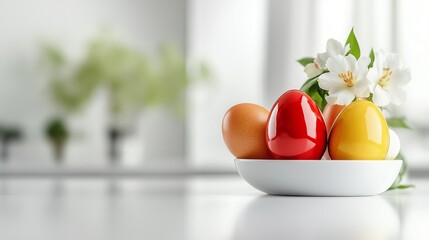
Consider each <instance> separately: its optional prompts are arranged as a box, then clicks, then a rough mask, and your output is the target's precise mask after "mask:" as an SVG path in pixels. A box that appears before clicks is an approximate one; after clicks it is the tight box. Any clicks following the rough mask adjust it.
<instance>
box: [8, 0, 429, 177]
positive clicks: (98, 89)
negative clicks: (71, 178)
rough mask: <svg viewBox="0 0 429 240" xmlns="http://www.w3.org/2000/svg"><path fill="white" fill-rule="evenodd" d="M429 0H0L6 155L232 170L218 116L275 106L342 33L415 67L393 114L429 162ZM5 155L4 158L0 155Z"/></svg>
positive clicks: (54, 161)
mask: <svg viewBox="0 0 429 240" xmlns="http://www.w3.org/2000/svg"><path fill="white" fill-rule="evenodd" d="M405 2H406V4H405ZM428 11H429V2H427V1H424V0H407V1H405V0H377V1H371V0H345V1H343V0H300V1H298V0H288V1H285V0H270V1H264V0H251V1H249V0H216V1H215V0H175V1H171V0H122V1H118V0H104V1H101V0H86V1H83V0H74V1H71V0H63V1H54V0H39V1H24V0H16V1H5V0H0V155H1V161H2V165H3V166H8V167H10V166H12V167H15V166H16V167H21V166H23V167H30V168H31V167H38V168H40V167H42V168H43V167H50V166H56V165H61V166H73V167H79V168H100V169H102V168H105V167H108V166H112V165H117V166H121V167H124V168H130V169H131V168H132V169H136V168H137V169H146V170H147V171H153V172H162V171H167V172H169V171H171V172H174V171H204V172H231V171H234V165H233V161H232V159H233V156H232V155H231V154H230V153H229V152H228V150H227V148H226V147H225V146H224V144H223V140H222V135H221V128H220V126H221V121H222V118H223V115H224V113H225V112H226V110H227V109H228V108H229V107H231V106H232V105H234V104H237V103H240V102H252V103H256V104H260V105H263V106H265V107H266V108H270V107H271V105H272V104H273V103H274V101H275V100H276V99H277V98H278V97H279V96H280V95H281V94H282V93H283V92H284V91H286V90H288V89H292V88H299V87H300V86H301V85H302V83H303V81H305V80H306V75H305V73H304V72H303V68H302V67H301V66H300V65H299V64H298V63H297V62H296V59H299V58H301V57H304V56H314V55H315V54H316V53H318V52H323V51H324V49H325V44H326V41H327V40H328V39H329V38H335V39H338V40H340V41H341V42H342V43H344V42H345V39H346V37H347V35H348V33H349V31H350V29H351V28H352V27H353V26H354V27H355V33H356V36H357V38H358V40H359V43H360V45H361V50H362V52H363V53H369V51H370V50H371V47H374V48H375V49H380V48H382V49H385V50H387V51H393V52H398V53H400V54H401V55H402V56H403V58H404V60H405V62H406V64H407V65H408V66H410V67H411V70H412V76H413V81H412V83H411V84H410V85H409V89H408V93H409V94H408V100H407V102H406V104H404V105H403V106H401V107H400V108H397V109H394V112H395V114H397V115H403V116H406V117H407V120H408V123H409V124H410V126H411V127H412V130H401V131H399V130H398V132H399V135H400V137H401V142H402V149H403V153H404V155H405V156H406V157H407V160H408V162H409V166H410V168H411V170H416V171H420V170H421V171H426V170H427V171H429V161H427V156H428V154H429V148H428V147H427V146H429V115H428V114H427V113H426V111H427V110H428V109H429V98H428V97H427V93H426V92H427V91H426V90H425V88H426V87H428V88H429V83H428V81H427V76H426V75H427V74H426V72H425V71H426V70H427V64H428V61H429V60H428V56H429V45H428V44H427V43H428V42H429V32H428V30H427V26H426V25H427V23H428V22H429V15H428V14H426V13H427V12H428ZM0 167H1V166H0Z"/></svg>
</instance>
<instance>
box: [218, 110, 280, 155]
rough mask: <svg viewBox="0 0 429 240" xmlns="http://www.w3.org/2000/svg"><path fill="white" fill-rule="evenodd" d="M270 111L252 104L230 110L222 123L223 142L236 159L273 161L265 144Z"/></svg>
mask: <svg viewBox="0 0 429 240" xmlns="http://www.w3.org/2000/svg"><path fill="white" fill-rule="evenodd" d="M269 113H270V112H269V111H268V110H267V109H265V108H263V107H261V106H258V105H256V104H251V103H242V104H237V105H235V106H233V107H232V108H230V109H229V110H228V111H227V112H226V114H225V116H224V117H223V121H222V134H223V140H224V141H225V144H226V146H227V147H228V149H229V151H230V152H231V153H232V154H233V155H234V156H235V157H236V158H244V159H271V158H272V156H271V154H270V152H269V150H268V148H267V145H266V143H265V124H266V122H267V119H268V115H269Z"/></svg>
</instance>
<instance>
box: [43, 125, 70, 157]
mask: <svg viewBox="0 0 429 240" xmlns="http://www.w3.org/2000/svg"><path fill="white" fill-rule="evenodd" d="M45 136H46V137H47V138H48V139H49V141H50V142H51V144H52V146H53V148H54V155H55V159H56V160H61V159H62V157H63V149H64V145H65V143H66V141H67V139H68V137H69V131H68V127H67V125H66V123H65V122H64V120H63V119H61V118H53V119H51V120H50V121H48V123H47V124H46V126H45Z"/></svg>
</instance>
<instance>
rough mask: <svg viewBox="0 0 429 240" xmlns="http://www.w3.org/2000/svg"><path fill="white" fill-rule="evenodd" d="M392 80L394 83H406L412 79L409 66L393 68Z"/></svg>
mask: <svg viewBox="0 0 429 240" xmlns="http://www.w3.org/2000/svg"><path fill="white" fill-rule="evenodd" d="M390 81H391V82H392V83H393V84H399V85H405V84H407V83H409V82H410V81H411V72H410V69H409V68H403V69H397V70H393V73H392V77H391V78H390Z"/></svg>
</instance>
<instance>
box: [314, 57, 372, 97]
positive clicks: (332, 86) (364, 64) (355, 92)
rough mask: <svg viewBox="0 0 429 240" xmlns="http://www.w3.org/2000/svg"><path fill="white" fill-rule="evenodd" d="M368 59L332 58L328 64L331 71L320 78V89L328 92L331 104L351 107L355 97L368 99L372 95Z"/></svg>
mask: <svg viewBox="0 0 429 240" xmlns="http://www.w3.org/2000/svg"><path fill="white" fill-rule="evenodd" d="M370 61H371V60H370V59H369V58H368V57H361V58H359V60H356V58H355V57H354V56H353V55H351V54H350V55H348V56H345V57H344V56H341V55H337V56H336V57H331V58H329V59H328V61H327V62H326V66H327V68H328V70H329V72H328V73H325V74H323V75H321V76H320V77H319V87H320V88H322V89H325V90H328V94H329V96H327V97H326V101H327V102H328V103H330V104H338V105H349V104H350V103H351V102H353V100H354V99H355V97H357V98H367V97H369V94H370V89H369V86H370V85H369V81H368V78H367V74H368V64H369V63H370Z"/></svg>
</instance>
